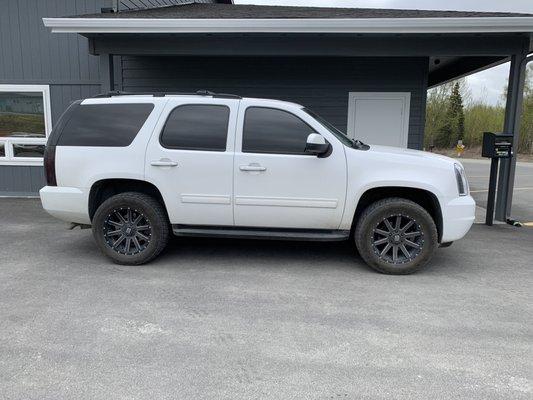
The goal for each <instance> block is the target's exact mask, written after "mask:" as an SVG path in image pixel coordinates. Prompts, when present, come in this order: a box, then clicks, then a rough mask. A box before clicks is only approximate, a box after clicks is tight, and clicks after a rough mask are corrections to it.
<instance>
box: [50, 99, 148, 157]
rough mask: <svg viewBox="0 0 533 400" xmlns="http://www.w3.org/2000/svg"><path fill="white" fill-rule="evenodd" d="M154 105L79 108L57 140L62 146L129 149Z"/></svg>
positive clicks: (112, 105)
mask: <svg viewBox="0 0 533 400" xmlns="http://www.w3.org/2000/svg"><path fill="white" fill-rule="evenodd" d="M153 108H154V105H153V104H89V105H80V106H79V107H76V108H75V109H74V110H73V111H72V113H71V115H69V120H68V121H67V122H66V123H65V127H64V128H63V131H62V132H61V136H60V137H59V140H58V143H57V144H58V145H59V146H109V147H123V146H129V145H130V144H131V142H132V141H133V139H135V136H136V135H137V133H138V132H139V130H140V129H141V127H142V126H143V124H144V122H145V121H146V119H147V118H148V116H149V115H150V113H151V112H152V110H153Z"/></svg>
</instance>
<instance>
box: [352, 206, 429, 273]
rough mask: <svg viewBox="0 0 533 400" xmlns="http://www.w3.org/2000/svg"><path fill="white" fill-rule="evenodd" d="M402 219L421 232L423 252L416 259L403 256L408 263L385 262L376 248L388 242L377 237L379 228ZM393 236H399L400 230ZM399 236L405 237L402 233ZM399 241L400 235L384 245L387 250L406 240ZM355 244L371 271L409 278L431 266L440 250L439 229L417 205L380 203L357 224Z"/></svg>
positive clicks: (360, 218) (367, 210) (368, 208)
mask: <svg viewBox="0 0 533 400" xmlns="http://www.w3.org/2000/svg"><path fill="white" fill-rule="evenodd" d="M398 215H400V216H402V218H401V221H405V225H407V222H408V221H409V219H412V220H413V221H414V225H415V226H416V228H412V229H419V231H420V232H421V235H420V236H418V239H417V240H418V242H417V244H419V245H420V249H416V250H414V252H416V255H415V256H413V257H414V258H413V259H409V258H407V257H406V256H404V255H403V254H402V256H401V257H403V258H404V259H403V260H401V259H399V257H397V258H398V262H396V263H395V262H393V261H392V260H385V259H384V258H385V256H383V255H381V254H380V251H379V249H378V248H377V246H376V245H375V244H376V243H377V242H378V241H379V240H377V239H383V238H387V236H384V235H383V236H375V235H377V234H376V229H377V227H378V226H383V225H379V224H380V223H382V221H384V220H385V219H388V218H396V217H397V216H398ZM412 225H413V224H412ZM393 228H394V227H393ZM381 231H383V229H382V230H381ZM387 232H388V231H387ZM393 232H396V230H394V231H393ZM398 232H399V233H400V234H401V229H400V230H398ZM401 236H403V235H401ZM397 238H398V235H397V234H396V233H392V234H391V235H390V236H389V237H388V239H387V240H389V241H390V242H389V241H386V242H385V243H382V244H384V245H385V246H386V245H387V243H391V245H398V244H399V243H401V242H399V241H398V242H397V240H404V239H397ZM354 240H355V244H356V246H357V250H358V251H359V254H360V256H361V257H362V258H363V260H364V261H365V262H366V263H367V264H368V265H369V266H370V267H372V268H373V269H375V270H376V271H378V272H381V273H383V274H391V275H407V274H412V273H413V272H416V271H418V270H420V269H421V268H422V267H423V266H425V265H426V264H427V263H428V261H429V260H430V258H431V257H432V255H433V253H434V251H435V249H436V248H437V246H438V234H437V227H436V226H435V222H434V221H433V218H432V217H431V215H430V214H429V213H428V212H427V211H426V210H425V209H424V208H423V207H421V206H420V205H418V204H417V203H415V202H413V201H411V200H407V199H403V198H395V197H394V198H387V199H383V200H379V201H376V202H375V203H372V204H371V205H369V206H368V207H367V208H366V209H365V210H364V211H363V213H362V214H361V215H360V217H359V218H358V221H357V225H356V228H355V233H354ZM404 248H406V246H404ZM381 249H383V247H382V248H381ZM413 249H414V248H413ZM390 251H391V250H389V252H390ZM397 251H398V250H397ZM397 254H398V253H397ZM387 257H388V256H387ZM390 258H392V256H391V257H390ZM402 261H403V262H402Z"/></svg>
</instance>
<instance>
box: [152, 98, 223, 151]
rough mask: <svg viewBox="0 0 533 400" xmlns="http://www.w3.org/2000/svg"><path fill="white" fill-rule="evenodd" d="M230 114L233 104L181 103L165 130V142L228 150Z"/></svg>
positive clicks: (180, 146)
mask: <svg viewBox="0 0 533 400" xmlns="http://www.w3.org/2000/svg"><path fill="white" fill-rule="evenodd" d="M229 113H230V110H229V107H227V106H222V105H211V104H187V105H183V106H178V107H176V108H175V109H174V110H172V112H171V113H170V115H169V116H168V119H167V122H166V123H165V126H164V128H163V131H162V132H161V137H160V139H159V140H160V142H161V145H162V146H163V147H166V148H170V149H182V150H204V151H226V139H227V137H228V122H229Z"/></svg>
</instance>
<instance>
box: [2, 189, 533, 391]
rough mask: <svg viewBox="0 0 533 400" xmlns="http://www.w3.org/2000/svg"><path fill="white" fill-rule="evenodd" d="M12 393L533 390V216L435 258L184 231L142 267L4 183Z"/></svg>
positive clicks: (5, 307)
mask: <svg viewBox="0 0 533 400" xmlns="http://www.w3.org/2000/svg"><path fill="white" fill-rule="evenodd" d="M0 226H1V227H2V229H1V231H0V232H1V233H0V239H1V244H2V245H1V246H0V399H6V400H8V399H20V400H22V399H23V400H32V399H36V400H37V399H38V400H46V399H54V400H56V399H77V400H79V399H105V400H108V399H158V400H159V399H195V400H197V399H210V400H212V399H232V400H233V399H247V400H248V399H283V400H287V399H409V400H412V399H415V400H416V399H423V400H428V399H432V400H433V399H468V400H476V399H479V400H488V399H502V400H509V399H518V400H520V399H528V400H530V399H531V398H532V396H533V378H532V374H531V372H532V371H533V325H532V323H531V321H533V308H532V304H533V301H532V300H533V295H532V290H531V288H532V287H533V285H532V284H533V274H532V268H533V264H532V262H531V251H532V246H531V244H532V243H533V229H527V228H514V227H511V226H509V225H498V226H494V227H492V228H489V227H486V226H483V225H475V226H474V228H473V229H472V231H471V232H470V233H469V234H468V236H467V237H466V238H465V239H464V240H461V241H458V242H456V243H454V245H453V246H452V247H450V248H446V249H439V250H438V251H437V253H436V255H435V257H434V259H433V260H432V262H431V264H430V265H429V267H428V268H427V269H425V270H424V271H422V272H420V273H418V274H415V275H410V276H386V275H380V274H378V273H375V272H373V271H372V270H370V269H369V268H367V267H366V266H365V264H364V263H363V262H362V261H361V259H360V258H359V257H358V256H357V254H356V253H355V251H354V247H353V245H352V244H351V243H302V242H275V241H239V240H214V239H194V240H193V239H187V240H174V241H173V242H172V243H171V245H170V246H169V248H168V249H167V250H166V251H165V252H164V253H163V254H162V256H161V257H160V258H158V259H157V260H155V261H154V262H153V263H151V264H149V265H145V266H138V267H128V266H118V265H115V264H112V263H111V262H110V261H108V260H107V259H105V258H104V257H103V256H102V255H101V254H100V252H99V251H98V249H97V248H96V245H95V243H94V241H93V238H92V236H91V232H90V231H88V230H83V231H80V230H74V231H68V230H67V229H66V224H64V223H62V222H60V221H57V220H55V219H53V218H51V217H49V216H48V215H46V214H45V213H44V212H43V211H42V209H41V208H40V205H39V202H38V201H37V200H22V199H18V200H17V199H0Z"/></svg>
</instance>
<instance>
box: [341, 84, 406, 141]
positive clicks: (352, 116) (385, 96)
mask: <svg viewBox="0 0 533 400" xmlns="http://www.w3.org/2000/svg"><path fill="white" fill-rule="evenodd" d="M357 100H402V102H403V111H402V117H403V120H402V126H401V127H400V129H399V131H400V135H401V138H400V144H401V146H402V147H404V148H406V147H407V144H408V139H409V116H410V111H411V93H410V92H350V93H349V95H348V125H347V126H348V129H347V131H348V132H347V133H348V137H350V138H352V139H354V138H355V139H361V140H362V141H363V142H365V141H366V140H367V139H366V138H363V137H359V136H358V135H357V132H356V131H355V123H356V120H357V115H356V102H357ZM369 143H370V144H372V142H371V141H369Z"/></svg>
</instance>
